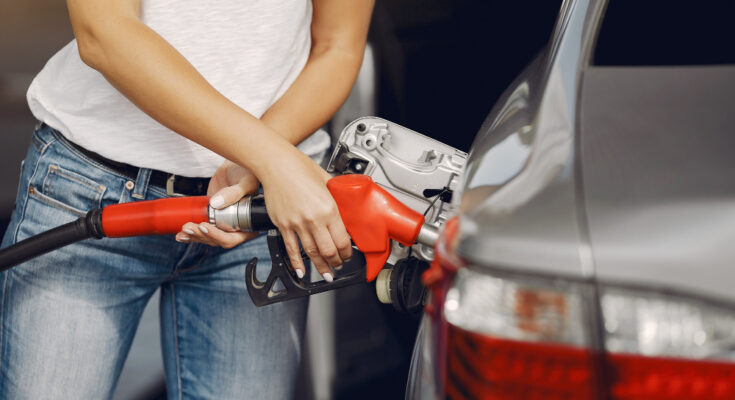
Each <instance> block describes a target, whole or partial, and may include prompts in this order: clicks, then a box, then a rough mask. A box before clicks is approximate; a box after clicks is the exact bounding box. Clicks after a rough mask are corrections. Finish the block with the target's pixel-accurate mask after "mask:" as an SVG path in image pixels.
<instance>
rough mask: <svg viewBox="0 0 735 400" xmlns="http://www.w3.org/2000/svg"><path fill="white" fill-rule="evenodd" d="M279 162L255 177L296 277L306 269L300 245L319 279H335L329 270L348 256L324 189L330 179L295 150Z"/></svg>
mask: <svg viewBox="0 0 735 400" xmlns="http://www.w3.org/2000/svg"><path fill="white" fill-rule="evenodd" d="M292 149H293V151H290V152H287V153H288V154H286V155H285V157H279V158H278V162H277V166H274V168H269V169H267V172H265V173H261V174H260V175H261V176H259V178H260V181H261V183H262V185H263V192H264V195H265V203H266V208H267V209H268V215H269V216H270V218H271V220H272V221H273V223H274V224H275V225H276V226H277V227H278V229H279V230H280V231H281V234H282V235H283V241H284V243H285V245H286V251H287V252H288V256H289V259H290V260H291V265H292V266H293V267H294V269H295V270H296V273H297V274H298V275H299V277H303V276H304V273H305V272H306V269H305V267H304V262H303V260H302V258H301V251H300V249H299V240H301V245H302V246H303V248H304V251H305V252H306V254H307V255H308V256H309V258H310V259H311V261H312V262H313V263H314V266H315V267H316V269H317V270H318V271H319V273H320V274H321V275H322V276H323V277H324V280H326V281H328V282H331V281H332V280H333V279H334V276H333V271H332V270H331V268H330V267H337V268H338V267H340V266H341V265H342V264H343V263H344V261H346V260H347V259H349V258H350V257H352V245H351V241H350V237H349V235H348V234H347V230H346V229H345V226H344V224H343V223H342V218H341V217H340V215H339V210H338V208H337V204H336V203H335V202H334V199H333V198H332V195H331V194H330V193H329V191H328V190H327V186H326V183H327V181H328V180H329V179H330V178H331V176H330V175H329V174H328V173H327V172H326V171H324V170H323V169H322V168H321V167H319V166H318V165H317V164H316V163H315V162H314V161H312V160H311V159H310V158H309V157H307V156H306V155H304V154H302V153H301V152H299V151H298V150H296V148H292Z"/></svg>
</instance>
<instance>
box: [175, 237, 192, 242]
mask: <svg viewBox="0 0 735 400" xmlns="http://www.w3.org/2000/svg"><path fill="white" fill-rule="evenodd" d="M178 240H179V241H180V242H188V241H189V240H191V238H189V237H188V236H182V237H180V238H179V239H178Z"/></svg>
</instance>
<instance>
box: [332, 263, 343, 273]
mask: <svg viewBox="0 0 735 400" xmlns="http://www.w3.org/2000/svg"><path fill="white" fill-rule="evenodd" d="M332 268H334V269H336V270H337V271H339V270H341V269H342V264H340V265H335V266H333V267H332Z"/></svg>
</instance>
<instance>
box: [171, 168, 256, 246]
mask: <svg viewBox="0 0 735 400" xmlns="http://www.w3.org/2000/svg"><path fill="white" fill-rule="evenodd" d="M259 185H260V183H259V182H258V179H257V178H256V177H255V175H253V174H252V173H251V172H250V171H248V170H247V169H245V168H243V167H241V166H239V165H237V164H235V163H233V162H230V161H225V162H224V163H223V164H222V165H221V166H220V167H219V168H217V171H216V172H215V173H214V175H213V176H212V180H211V181H210V182H209V188H207V196H210V199H209V205H210V206H212V207H213V208H216V209H220V208H224V207H227V206H229V205H231V204H234V203H236V202H237V201H238V200H240V199H241V198H243V197H244V196H245V195H248V194H251V193H255V192H257V191H258V186H259ZM257 236H258V233H257V232H253V233H245V232H225V231H223V230H221V229H219V228H217V227H216V226H214V225H212V224H210V223H207V222H202V223H200V224H195V223H193V222H187V223H186V224H184V226H183V227H182V228H181V232H179V233H177V234H176V241H177V242H181V243H189V242H199V243H204V244H208V245H210V246H221V247H223V248H225V249H231V248H233V247H235V246H237V245H239V244H241V243H243V242H245V241H247V240H250V239H253V238H255V237H257Z"/></svg>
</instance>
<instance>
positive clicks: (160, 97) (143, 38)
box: [77, 16, 291, 177]
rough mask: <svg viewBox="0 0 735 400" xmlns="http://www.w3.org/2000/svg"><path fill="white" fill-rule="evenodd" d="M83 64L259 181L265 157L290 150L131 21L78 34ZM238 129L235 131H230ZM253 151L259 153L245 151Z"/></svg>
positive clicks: (154, 35)
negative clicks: (251, 172)
mask: <svg viewBox="0 0 735 400" xmlns="http://www.w3.org/2000/svg"><path fill="white" fill-rule="evenodd" d="M77 39H78V42H79V47H80V53H81V55H82V57H83V59H84V61H85V62H87V63H88V64H89V65H90V66H92V67H93V68H95V69H97V70H98V71H99V72H101V73H102V74H103V75H104V76H105V78H107V80H108V81H109V82H110V83H111V84H112V85H113V86H115V87H116V88H117V89H118V90H119V91H120V92H121V93H122V94H124V95H125V96H126V97H127V98H128V99H130V101H132V102H133V103H134V104H135V105H136V106H137V107H139V108H140V109H141V110H142V111H144V112H145V113H146V114H148V115H150V116H151V117H153V118H154V119H155V120H157V121H158V122H160V123H161V124H163V125H165V126H167V127H168V128H170V129H172V130H173V131H175V132H177V133H179V134H181V135H182V136H185V137H187V138H189V139H191V140H193V141H195V142H197V143H199V144H201V145H203V146H204V147H207V148H209V149H211V150H213V151H215V152H216V153H218V154H220V155H222V156H224V157H225V158H227V159H230V160H233V161H234V162H236V163H238V164H240V165H243V166H245V167H247V168H248V169H250V170H251V171H253V172H254V173H255V174H256V176H259V177H261V176H260V175H262V174H263V173H267V170H268V168H267V166H266V165H265V164H266V161H267V160H268V158H270V157H268V156H271V157H272V156H274V155H276V154H279V152H283V151H288V150H287V148H288V147H291V146H290V145H289V144H288V143H287V142H286V141H285V140H283V139H282V138H280V137H278V136H277V135H275V134H274V133H273V131H272V129H270V128H268V127H267V126H266V125H265V124H263V123H262V122H261V121H259V120H258V119H257V118H255V117H254V116H252V115H251V114H249V113H247V112H246V111H244V110H243V109H241V108H240V107H238V106H237V105H235V104H234V103H232V102H231V101H229V100H228V99H227V98H225V97H224V96H223V95H222V94H220V93H219V92H217V90H216V89H214V88H213V87H212V86H211V85H210V84H209V83H208V82H207V81H206V80H205V79H204V77H202V76H201V74H199V72H198V71H197V70H196V69H195V68H194V67H193V66H192V65H191V64H190V63H189V62H188V61H187V60H186V59H185V58H184V57H183V56H182V55H181V54H180V53H179V52H178V51H176V49H174V48H173V47H172V46H171V45H170V44H169V43H168V42H166V41H165V40H164V39H163V38H162V37H161V36H159V35H158V34H157V33H156V32H154V31H153V30H152V29H150V28H149V27H147V26H146V25H144V24H143V23H142V22H141V21H140V20H138V19H137V18H135V17H132V16H131V17H127V16H120V17H117V18H116V19H114V20H112V21H109V22H108V26H105V28H104V29H98V30H96V31H94V30H93V31H91V32H85V33H83V34H82V38H80V35H79V34H77ZM233 127H237V129H233ZM253 148H258V149H259V150H260V151H258V152H246V149H253Z"/></svg>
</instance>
